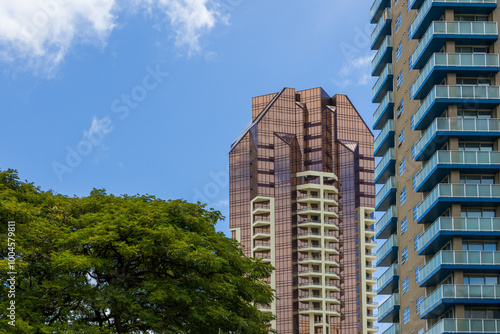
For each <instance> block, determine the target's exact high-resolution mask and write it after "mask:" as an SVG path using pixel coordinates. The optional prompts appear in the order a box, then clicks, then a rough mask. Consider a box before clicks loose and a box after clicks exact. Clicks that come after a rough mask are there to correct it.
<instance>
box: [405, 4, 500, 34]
mask: <svg viewBox="0 0 500 334" xmlns="http://www.w3.org/2000/svg"><path fill="white" fill-rule="evenodd" d="M496 7H497V3H496V0H458V1H457V0H426V1H425V2H424V3H423V5H422V7H421V8H420V10H419V12H418V14H417V16H416V17H415V19H414V20H413V23H412V24H411V26H410V32H409V35H410V36H411V38H412V39H420V38H422V35H423V34H424V33H425V30H426V29H427V27H428V26H429V24H430V23H431V22H432V21H434V20H439V18H441V16H443V14H444V12H445V10H447V9H453V11H454V13H455V14H470V13H475V14H476V13H477V14H489V13H491V12H492V11H493V10H494V9H495V8H496Z"/></svg>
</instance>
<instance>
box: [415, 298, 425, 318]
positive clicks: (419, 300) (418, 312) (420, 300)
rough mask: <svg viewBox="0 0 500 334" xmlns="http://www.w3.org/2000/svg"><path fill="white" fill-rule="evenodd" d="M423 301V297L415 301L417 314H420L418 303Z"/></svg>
mask: <svg viewBox="0 0 500 334" xmlns="http://www.w3.org/2000/svg"><path fill="white" fill-rule="evenodd" d="M423 300H424V297H422V296H420V298H418V299H417V314H420V303H421V302H422V301H423Z"/></svg>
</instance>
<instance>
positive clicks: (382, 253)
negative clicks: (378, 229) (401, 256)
mask: <svg viewBox="0 0 500 334" xmlns="http://www.w3.org/2000/svg"><path fill="white" fill-rule="evenodd" d="M397 253H398V237H397V235H395V234H393V235H391V237H390V238H389V239H387V240H386V242H384V244H383V245H382V246H381V247H380V248H379V249H378V250H377V267H379V266H385V267H388V266H390V265H391V264H393V263H394V261H396V259H397V255H398V254H397ZM394 255H395V256H394Z"/></svg>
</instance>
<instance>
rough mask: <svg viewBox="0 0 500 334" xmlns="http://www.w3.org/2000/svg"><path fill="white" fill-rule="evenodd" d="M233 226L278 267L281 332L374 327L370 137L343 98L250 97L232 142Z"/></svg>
mask: <svg viewBox="0 0 500 334" xmlns="http://www.w3.org/2000/svg"><path fill="white" fill-rule="evenodd" d="M229 159H230V225H231V231H232V233H233V238H236V239H238V240H239V241H240V242H241V243H242V245H243V246H244V252H245V254H246V255H247V256H251V257H257V258H261V259H262V260H263V261H265V262H267V263H270V264H272V265H273V266H274V267H275V268H276V270H275V272H274V273H273V275H272V277H271V278H270V283H271V286H272V287H273V288H274V289H275V290H276V297H277V298H278V299H277V300H276V301H275V302H274V303H273V304H272V305H270V307H268V306H261V308H262V310H264V311H268V312H273V313H274V314H275V315H276V321H274V322H273V324H272V326H273V327H274V328H275V329H276V330H277V331H278V333H280V334H296V333H300V334H306V333H307V334H310V333H311V334H313V333H335V334H337V333H342V334H351V333H352V334H357V333H360V331H361V333H365V334H366V333H374V332H375V331H376V329H375V328H374V327H373V322H374V321H375V320H376V318H375V317H374V314H373V310H374V308H375V305H374V303H373V301H372V298H373V297H374V296H375V291H374V290H372V286H373V285H374V284H375V281H374V280H373V279H372V273H373V272H374V270H375V269H374V268H373V266H371V262H372V261H373V260H374V259H375V256H374V255H373V254H372V251H371V250H372V249H373V248H374V247H375V244H374V242H373V240H374V239H373V237H374V234H375V232H374V228H373V227H372V225H374V223H375V221H374V220H373V215H372V213H373V205H374V193H375V188H374V183H373V168H374V158H373V135H372V134H371V132H370V130H369V128H368V127H367V126H366V124H365V123H364V122H363V120H362V119H361V117H360V115H359V114H358V113H357V111H356V109H355V108H354V107H353V105H352V104H351V102H350V101H349V99H348V98H347V97H346V96H344V95H335V96H334V97H333V98H332V97H330V96H328V95H327V94H326V93H325V92H324V91H323V90H322V89H321V88H315V89H310V90H304V91H295V90H294V89H291V88H285V89H283V90H282V91H281V92H279V93H276V94H270V95H265V96H260V97H256V98H254V99H253V113H252V122H251V123H250V125H249V126H248V127H247V128H246V129H245V130H244V131H243V133H242V134H241V136H240V137H239V138H238V139H237V140H236V141H235V142H234V143H233V145H232V147H231V152H230V153H229Z"/></svg>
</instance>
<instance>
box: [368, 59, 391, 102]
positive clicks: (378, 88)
mask: <svg viewBox="0 0 500 334" xmlns="http://www.w3.org/2000/svg"><path fill="white" fill-rule="evenodd" d="M393 78H394V73H393V71H392V64H387V65H386V66H385V68H384V70H383V71H382V73H381V74H380V77H379V78H378V80H377V82H375V85H373V88H372V102H374V103H380V102H382V98H383V96H385V93H387V91H392V81H393V80H392V79H393Z"/></svg>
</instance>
